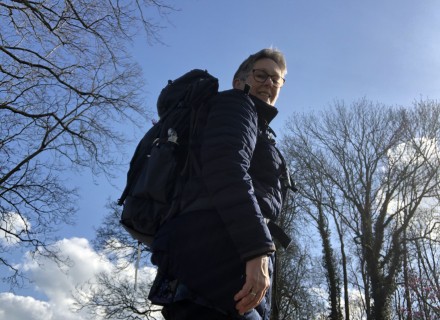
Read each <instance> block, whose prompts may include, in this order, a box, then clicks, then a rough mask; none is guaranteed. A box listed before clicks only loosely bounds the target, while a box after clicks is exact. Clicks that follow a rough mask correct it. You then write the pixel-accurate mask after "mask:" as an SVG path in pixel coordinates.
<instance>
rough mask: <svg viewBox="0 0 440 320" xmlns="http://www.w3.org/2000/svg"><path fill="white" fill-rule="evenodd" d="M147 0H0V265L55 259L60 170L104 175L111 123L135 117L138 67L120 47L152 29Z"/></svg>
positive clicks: (116, 141) (14, 278) (71, 202)
mask: <svg viewBox="0 0 440 320" xmlns="http://www.w3.org/2000/svg"><path fill="white" fill-rule="evenodd" d="M151 9H154V10H159V13H161V14H166V13H167V12H168V11H169V10H170V9H171V8H170V7H168V6H166V5H164V4H162V3H161V2H160V1H157V0H142V1H141V0H135V1H123V2H120V1H112V0H108V1H105V0H97V1H83V0H79V1H70V0H66V1H3V2H0V20H1V21H2V22H1V25H2V26H1V29H0V132H1V134H0V164H1V165H0V217H1V218H0V231H1V235H2V238H1V239H0V265H1V266H2V269H4V270H5V271H3V272H2V279H3V280H6V281H9V283H10V284H11V285H17V284H19V281H20V279H21V278H20V272H19V270H18V269H17V268H16V267H15V266H14V265H13V263H12V262H11V260H10V256H9V253H10V252H11V248H15V249H17V250H30V251H32V252H33V253H37V252H38V253H40V254H44V255H47V256H50V257H52V258H53V259H55V260H57V259H59V256H58V255H57V253H56V252H54V251H50V249H49V244H50V243H52V242H53V240H54V231H56V229H57V227H58V226H60V225H62V224H65V223H71V222H72V220H73V219H72V218H73V216H74V214H75V211H76V205H75V201H76V199H77V197H76V189H75V186H72V185H70V184H69V183H68V181H65V179H66V176H64V174H65V172H66V170H80V169H83V168H90V170H91V171H92V173H94V174H98V173H104V174H107V175H110V174H111V172H112V168H113V166H114V165H115V164H117V163H118V162H119V161H120V159H119V157H120V155H118V152H119V150H121V146H122V145H123V143H124V136H123V134H121V130H120V128H118V124H119V123H121V122H123V121H129V122H130V123H132V124H137V125H140V124H141V121H138V122H137V123H136V119H145V116H146V110H145V108H144V106H143V104H142V103H141V101H142V100H141V89H142V78H141V74H140V71H139V70H140V68H139V67H138V66H137V65H136V64H135V63H133V61H132V60H131V58H130V56H129V54H128V53H127V52H126V50H125V45H126V44H127V42H128V41H131V39H132V37H133V36H134V35H136V34H137V33H138V32H139V31H140V30H142V29H143V30H144V31H145V32H146V33H147V34H148V36H149V39H150V40H151V41H156V40H159V39H158V32H159V31H160V30H159V26H158V25H156V24H155V23H154V22H153V21H150V20H148V19H147V18H146V13H147V11H148V10H151Z"/></svg>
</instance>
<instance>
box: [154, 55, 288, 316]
mask: <svg viewBox="0 0 440 320" xmlns="http://www.w3.org/2000/svg"><path fill="white" fill-rule="evenodd" d="M286 72H287V71H286V63H285V59H284V56H283V54H282V53H281V52H279V51H277V50H275V49H263V50H261V51H259V52H257V53H255V54H253V55H251V56H249V57H248V58H247V59H246V60H245V61H243V63H242V64H241V65H240V67H239V68H238V70H237V72H236V73H235V75H234V79H233V88H234V89H232V90H227V91H224V92H220V93H218V94H217V95H216V96H215V97H214V98H212V99H211V100H210V101H209V103H208V106H207V107H206V108H204V109H203V111H202V113H201V114H200V115H199V119H198V123H199V128H200V129H199V131H198V132H197V133H196V138H195V142H194V143H193V145H192V146H191V153H192V154H193V155H194V159H195V162H196V163H197V166H198V167H199V168H200V169H199V170H196V171H195V174H193V175H191V177H190V178H189V180H188V182H187V183H186V185H185V188H184V190H185V191H184V194H183V199H184V201H183V204H182V210H181V212H180V214H179V215H177V216H176V217H175V218H173V219H172V220H170V221H169V222H167V223H166V224H164V226H163V227H162V228H161V229H160V230H159V232H158V234H157V235H156V237H155V241H154V243H153V245H152V251H153V257H152V261H153V263H155V264H156V265H158V267H159V269H158V276H157V277H156V280H155V283H154V284H153V287H152V290H151V292H150V300H151V301H152V302H153V303H156V304H161V305H163V306H164V308H163V311H162V312H163V314H164V316H165V318H166V319H191V320H194V319H210V320H211V319H249V320H251V319H255V320H256V319H264V320H268V319H269V317H270V307H271V306H270V304H271V288H270V285H271V277H272V270H273V259H274V257H273V253H274V251H275V245H274V243H273V240H272V236H271V234H270V232H269V229H268V227H267V224H266V223H267V221H268V220H275V219H276V218H277V216H278V214H279V213H280V211H281V207H282V201H283V194H284V192H285V190H284V183H283V179H285V178H286V167H285V163H284V160H283V159H282V157H281V154H280V152H279V151H278V150H277V149H276V147H275V142H274V140H273V137H272V131H271V129H270V128H269V123H270V121H271V120H272V119H273V118H274V117H275V116H276V114H277V112H278V111H277V109H275V107H274V105H275V102H276V100H277V98H278V95H279V92H280V89H281V87H282V86H283V84H284V76H285V74H286Z"/></svg>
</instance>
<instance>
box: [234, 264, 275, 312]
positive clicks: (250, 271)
mask: <svg viewBox="0 0 440 320" xmlns="http://www.w3.org/2000/svg"><path fill="white" fill-rule="evenodd" d="M269 286H270V278H269V270H268V257H267V256H261V257H257V258H254V259H252V260H249V261H248V262H246V282H245V284H244V286H243V288H242V289H241V290H240V291H239V292H238V293H237V294H236V295H235V296H234V300H235V301H237V304H236V305H235V308H236V309H237V310H238V313H239V314H244V313H245V312H247V311H249V310H251V309H253V308H255V307H256V306H258V305H259V304H260V302H261V300H262V299H263V297H264V294H265V293H266V290H267V289H268V288H269Z"/></svg>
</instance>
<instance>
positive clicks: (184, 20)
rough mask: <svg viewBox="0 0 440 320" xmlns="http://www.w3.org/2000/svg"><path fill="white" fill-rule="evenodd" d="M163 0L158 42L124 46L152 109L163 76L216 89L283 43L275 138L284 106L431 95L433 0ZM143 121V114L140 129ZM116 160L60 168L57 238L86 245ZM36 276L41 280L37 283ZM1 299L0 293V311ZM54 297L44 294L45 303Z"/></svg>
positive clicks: (439, 81)
mask: <svg viewBox="0 0 440 320" xmlns="http://www.w3.org/2000/svg"><path fill="white" fill-rule="evenodd" d="M169 3H170V4H171V5H173V6H175V7H176V8H177V9H178V10H177V11H174V12H171V13H170V14H169V15H168V16H167V19H164V18H162V17H160V16H159V15H158V14H157V11H155V10H151V11H150V17H151V18H152V19H154V20H155V21H156V22H158V23H159V24H161V25H162V26H163V27H164V28H163V29H162V30H161V31H160V36H161V40H162V41H163V44H160V43H154V44H152V45H149V44H148V43H146V41H145V38H143V37H141V36H140V37H139V38H137V39H134V42H133V46H132V47H131V48H129V50H130V51H131V52H132V54H133V56H134V58H135V59H136V60H137V61H138V62H139V64H140V66H141V67H142V69H143V71H144V77H145V80H146V83H147V85H146V87H145V96H146V100H145V101H146V105H147V106H148V107H149V108H150V109H151V110H154V109H155V104H156V99H157V95H158V94H159V92H160V90H161V89H162V87H163V86H164V85H165V84H166V82H167V80H168V79H173V78H176V77H178V76H180V75H181V74H183V73H184V72H186V71H188V70H190V69H193V68H201V69H207V70H208V71H209V72H210V73H212V74H213V75H215V76H216V77H218V78H219V80H220V89H228V88H230V86H231V78H232V75H233V73H234V72H235V70H236V68H237V66H238V65H239V64H240V63H241V61H242V60H244V59H245V58H246V57H247V56H248V55H249V54H250V53H254V52H256V51H258V50H260V49H262V48H264V47H269V46H273V47H276V48H278V49H280V50H281V51H283V52H284V54H285V56H286V59H287V66H288V74H287V77H286V84H285V86H284V87H283V89H282V91H281V94H280V98H279V99H278V102H277V108H278V109H279V111H280V114H279V116H278V117H277V118H276V119H275V120H274V122H273V127H274V129H275V130H276V132H277V133H278V136H279V137H281V136H282V129H283V126H284V123H285V121H286V120H287V117H288V116H290V115H291V114H292V113H293V112H312V111H317V110H321V109H323V108H326V107H328V106H329V105H330V104H332V102H333V101H334V100H344V101H346V102H347V103H350V102H352V101H354V100H358V99H360V98H363V97H366V98H367V99H369V100H372V101H375V102H380V103H384V104H387V105H399V106H411V105H412V103H413V102H414V101H415V100H418V99H420V98H430V99H439V98H440V2H439V1H437V0H425V1H415V0H414V1H410V0H399V1H398V0H389V1H379V0H370V1H353V0H351V1H342V0H316V1H313V0H308V1H306V0H273V1H261V0H222V1H216V0H209V1H208V0H205V1H203V0H185V1H176V0H174V1H169ZM148 127H149V124H148V123H146V125H145V128H144V129H145V130H146V129H147V128H148ZM124 131H125V132H126V133H127V134H128V135H129V136H131V137H132V138H133V143H132V144H131V145H128V146H127V150H126V153H127V159H126V161H127V163H128V161H129V160H130V159H129V157H130V156H131V153H132V152H133V150H134V148H135V145H136V143H137V140H138V139H139V138H140V137H141V136H142V135H143V131H144V130H136V129H135V128H132V127H126V128H124ZM125 169H126V168H124V170H122V171H121V172H116V175H117V176H118V179H116V180H113V181H107V180H106V179H104V178H103V177H97V178H92V177H91V176H90V173H88V172H84V173H82V174H75V176H74V177H69V179H71V181H70V183H72V184H75V185H78V186H79V187H80V189H79V191H80V195H81V201H80V203H79V207H80V211H79V213H78V219H77V224H76V225H75V226H69V227H66V228H64V229H63V230H62V231H61V232H60V237H61V238H67V239H72V238H73V237H77V239H76V240H75V241H71V242H69V241H67V244H66V243H64V244H63V245H68V244H69V243H75V244H78V243H81V245H82V246H83V247H82V248H83V249H84V248H88V247H87V244H85V243H84V242H82V241H81V240H78V239H82V238H85V239H88V240H90V239H92V238H93V237H94V228H96V227H98V226H99V224H100V222H101V219H102V217H103V216H104V215H105V214H106V212H107V211H106V208H105V204H106V202H107V199H117V197H118V196H119V193H120V191H121V189H122V188H123V187H124V183H125ZM76 247H78V246H76ZM79 247H81V246H79ZM87 250H89V249H87ZM17 262H20V261H17ZM30 270H32V269H30ZM59 276H60V277H62V275H59ZM40 278H44V277H40ZM39 281H42V282H44V281H49V280H47V279H46V280H44V279H43V280H41V279H40V280H39ZM71 281H73V282H74V281H75V279H72V280H71ZM37 285H39V287H40V288H44V286H43V285H42V284H41V283H40V284H38V283H37ZM51 290H52V291H53V289H51ZM60 290H62V289H60ZM26 294H33V291H32V290H31V291H26ZM19 295H20V292H16V296H14V297H8V299H15V298H16V299H18V297H19ZM35 296H36V297H37V300H34V301H33V304H32V306H33V305H38V302H39V300H38V299H40V298H41V297H46V298H45V299H46V300H47V301H49V306H47V305H44V307H45V308H51V305H50V303H51V301H52V300H51V298H50V296H48V294H47V292H46V293H45V292H44V289H40V291H39V293H38V294H37V293H35ZM41 299H42V298H41ZM2 301H4V300H2V299H1V298H0V319H3V318H2V313H1V310H2ZM56 303H57V302H54V301H52V308H54V307H53V306H54V305H56ZM58 305H61V304H60V303H58ZM32 306H30V307H29V308H32ZM40 307H41V305H40ZM30 310H32V309H30ZM54 310H55V309H54ZM52 311H53V310H52ZM52 314H55V315H52V318H46V319H58V318H57V317H56V312H55V311H53V312H52ZM8 319H20V318H19V317H16V318H13V317H12V316H11V317H10V318H8ZM72 319H86V318H82V317H80V316H78V317H77V318H75V317H72Z"/></svg>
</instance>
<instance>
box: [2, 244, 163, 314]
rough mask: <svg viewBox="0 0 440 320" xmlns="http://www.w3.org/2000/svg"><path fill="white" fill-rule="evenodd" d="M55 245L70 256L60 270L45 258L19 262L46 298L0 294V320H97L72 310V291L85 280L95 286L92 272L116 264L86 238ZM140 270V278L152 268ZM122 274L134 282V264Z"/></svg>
mask: <svg viewBox="0 0 440 320" xmlns="http://www.w3.org/2000/svg"><path fill="white" fill-rule="evenodd" d="M56 246H57V248H58V249H59V250H60V251H61V252H62V253H63V255H65V256H66V257H68V258H69V264H68V265H67V266H64V267H62V268H61V269H60V268H59V266H58V265H57V264H56V263H55V262H53V261H51V260H49V259H47V258H43V257H39V258H37V260H32V259H31V257H30V256H26V258H25V262H24V264H23V265H22V267H23V269H24V270H25V271H26V272H27V274H28V275H29V277H30V278H31V279H32V281H33V284H34V285H35V289H36V290H37V291H39V292H41V293H42V294H44V295H45V296H46V297H47V301H42V300H37V299H35V298H33V297H25V296H20V295H15V294H13V293H0V320H15V319H17V320H18V319H20V320H40V319H44V320H58V319H59V320H89V319H93V320H99V318H97V317H96V316H93V317H90V316H88V315H87V314H86V312H85V311H83V312H82V313H81V312H80V313H75V312H73V311H72V306H73V302H74V300H73V299H72V292H73V291H74V289H75V288H76V287H77V286H78V285H81V284H84V283H86V282H87V283H88V284H91V285H92V287H93V286H96V284H95V283H96V282H95V275H96V274H98V273H101V272H105V273H109V274H111V273H112V271H113V270H114V267H115V265H113V264H112V263H111V262H110V261H109V260H108V259H107V258H106V257H105V256H103V255H100V254H99V253H98V252H96V251H94V250H93V248H92V247H91V246H90V244H89V242H88V240H87V239H83V238H71V239H63V240H60V241H59V242H57V243H56ZM119 263H120V262H116V264H119ZM139 273H140V274H141V276H142V277H143V278H144V277H145V275H146V277H148V278H149V279H150V277H151V276H154V273H155V271H154V269H152V268H142V269H141V270H140V271H139ZM122 276H123V277H124V278H126V279H127V281H129V282H133V283H134V267H133V266H130V267H129V268H127V272H126V274H124V275H122ZM89 288H90V287H89Z"/></svg>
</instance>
